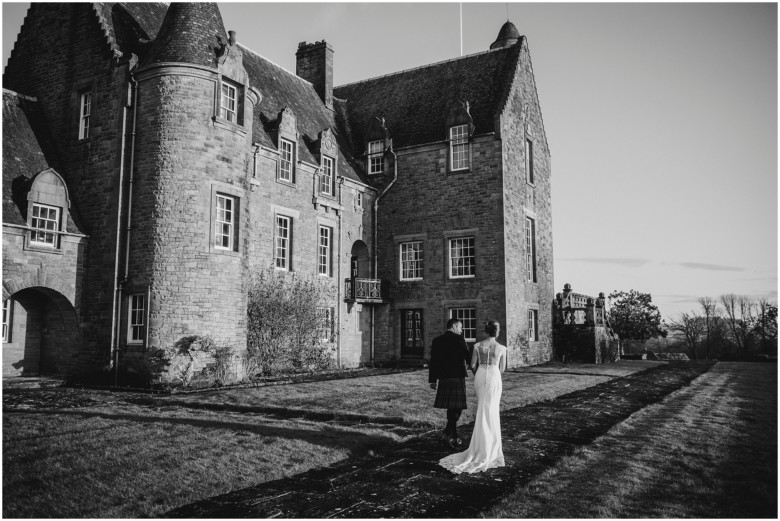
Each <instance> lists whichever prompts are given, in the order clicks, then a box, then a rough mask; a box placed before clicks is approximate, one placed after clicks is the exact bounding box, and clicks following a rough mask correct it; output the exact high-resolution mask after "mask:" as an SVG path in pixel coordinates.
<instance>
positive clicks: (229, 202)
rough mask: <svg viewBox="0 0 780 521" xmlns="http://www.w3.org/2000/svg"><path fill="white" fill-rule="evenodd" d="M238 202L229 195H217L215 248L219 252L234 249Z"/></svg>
mask: <svg viewBox="0 0 780 521" xmlns="http://www.w3.org/2000/svg"><path fill="white" fill-rule="evenodd" d="M235 206H236V200H235V198H233V197H229V196H227V195H222V194H217V216H216V219H215V230H214V247H215V248H217V249H219V250H233V249H234V242H233V239H234V234H235V222H236V213H235Z"/></svg>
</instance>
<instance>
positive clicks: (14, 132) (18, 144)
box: [3, 89, 80, 231]
mask: <svg viewBox="0 0 780 521" xmlns="http://www.w3.org/2000/svg"><path fill="white" fill-rule="evenodd" d="M49 168H53V169H54V170H58V169H59V161H58V160H57V155H56V152H55V147H54V140H53V139H52V138H51V136H50V134H49V132H48V130H47V127H46V123H45V121H44V119H43V114H42V113H41V111H40V108H39V106H38V102H37V101H36V100H35V98H30V97H27V96H22V95H19V94H17V93H15V92H13V91H9V90H6V89H3V222H4V223H8V224H18V225H26V224H27V214H26V209H27V193H28V191H29V189H30V180H31V179H32V178H33V177H34V176H35V174H37V173H39V172H41V171H43V170H48V169H49ZM67 213H68V222H67V228H66V229H67V230H69V231H74V230H79V229H80V227H79V226H78V225H77V220H78V219H77V216H76V215H75V210H74V209H73V208H71V209H70V211H68V212H67Z"/></svg>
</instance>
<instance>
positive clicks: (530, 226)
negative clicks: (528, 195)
mask: <svg viewBox="0 0 780 521" xmlns="http://www.w3.org/2000/svg"><path fill="white" fill-rule="evenodd" d="M524 218H525V226H524V230H523V232H524V235H525V241H524V245H525V271H526V277H525V280H526V282H531V283H536V282H538V279H537V267H536V262H537V253H536V249H537V248H536V219H535V216H532V215H529V214H525V216H524Z"/></svg>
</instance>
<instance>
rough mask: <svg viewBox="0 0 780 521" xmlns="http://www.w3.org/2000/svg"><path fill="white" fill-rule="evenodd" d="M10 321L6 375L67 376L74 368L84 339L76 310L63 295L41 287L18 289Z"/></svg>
mask: <svg viewBox="0 0 780 521" xmlns="http://www.w3.org/2000/svg"><path fill="white" fill-rule="evenodd" d="M4 293H6V292H5V291H4ZM3 300H4V301H5V300H6V298H5V295H4V299H3ZM7 320H8V339H7V341H6V342H4V344H3V376H36V375H64V374H66V373H67V372H68V368H69V367H72V364H71V360H72V357H73V354H74V351H75V349H77V347H78V346H79V345H80V344H81V343H82V341H81V340H82V338H81V332H80V330H79V325H78V317H77V315H76V310H75V309H74V307H73V305H72V304H71V303H70V301H69V300H68V299H67V298H66V297H65V296H64V295H63V294H61V293H59V292H58V291H55V290H53V289H49V288H45V287H42V286H33V287H28V288H25V289H21V290H19V291H16V292H15V293H13V294H11V295H10V296H9V306H8V319H7Z"/></svg>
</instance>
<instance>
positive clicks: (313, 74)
mask: <svg viewBox="0 0 780 521" xmlns="http://www.w3.org/2000/svg"><path fill="white" fill-rule="evenodd" d="M295 58H296V63H295V74H297V75H298V76H299V77H301V78H303V79H304V80H306V81H308V82H310V83H311V84H312V85H314V90H315V91H316V92H317V94H318V95H319V97H320V99H321V100H322V102H323V103H324V104H325V106H326V107H328V108H329V109H332V108H333V47H331V46H330V45H329V44H328V42H326V41H325V40H322V41H321V42H315V43H306V42H301V43H299V44H298V52H296V53H295Z"/></svg>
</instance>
